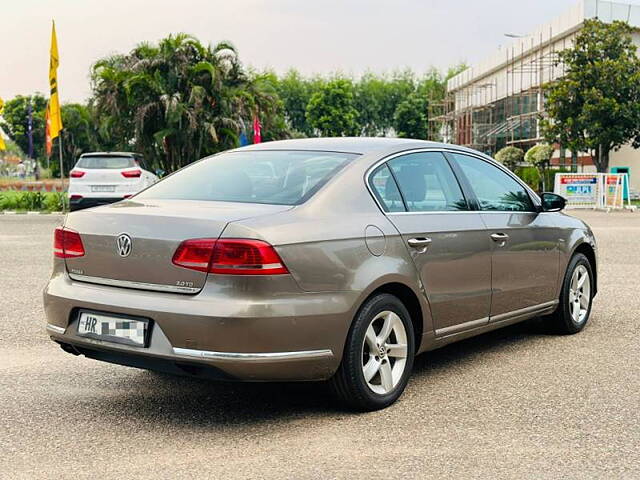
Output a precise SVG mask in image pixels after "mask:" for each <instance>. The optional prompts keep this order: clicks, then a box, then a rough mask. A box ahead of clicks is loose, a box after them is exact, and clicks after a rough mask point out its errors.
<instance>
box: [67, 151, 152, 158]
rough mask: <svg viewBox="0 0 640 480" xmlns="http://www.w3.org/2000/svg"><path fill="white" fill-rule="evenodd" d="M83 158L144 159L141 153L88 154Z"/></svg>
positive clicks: (83, 155) (84, 154)
mask: <svg viewBox="0 0 640 480" xmlns="http://www.w3.org/2000/svg"><path fill="white" fill-rule="evenodd" d="M82 157H136V158H138V157H142V155H141V154H139V153H134V152H87V153H83V154H82V155H80V158H82Z"/></svg>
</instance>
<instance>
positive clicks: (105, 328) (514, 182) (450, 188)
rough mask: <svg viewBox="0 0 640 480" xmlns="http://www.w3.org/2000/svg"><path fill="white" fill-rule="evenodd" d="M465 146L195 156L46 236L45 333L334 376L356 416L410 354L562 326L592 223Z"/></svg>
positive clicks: (146, 358) (566, 325)
mask: <svg viewBox="0 0 640 480" xmlns="http://www.w3.org/2000/svg"><path fill="white" fill-rule="evenodd" d="M563 207H564V200H563V199H562V198H561V197H559V196H557V195H554V194H548V193H545V194H543V195H542V198H540V197H538V196H537V195H536V194H535V193H534V192H533V191H531V190H530V189H529V188H528V187H527V186H526V185H525V184H524V183H522V182H521V181H520V180H519V179H518V178H517V177H516V176H515V175H513V174H512V173H511V172H510V171H508V170H507V169H505V168H503V167H502V166H501V165H499V164H498V163H496V162H495V161H493V160H492V159H491V158H489V157H487V156H485V155H483V154H480V153H478V152H476V151H473V150H469V149H465V148H461V147H457V146H453V145H445V144H438V143H432V142H424V141H418V140H403V139H381V138H375V139H374V138H326V139H322V138H318V139H306V140H288V141H281V142H270V143H263V144H259V145H252V146H249V147H244V148H239V149H236V150H231V151H228V152H224V153H221V154H218V155H214V156H212V157H208V158H205V159H203V160H200V161H199V162H196V163H194V164H192V165H190V166H188V167H186V168H184V169H182V170H180V171H178V172H176V173H175V174H173V175H171V176H169V177H167V178H165V179H164V180H162V181H160V182H159V183H157V184H155V185H153V186H151V187H149V188H148V189H146V190H144V191H143V192H141V193H139V194H138V195H136V196H135V197H132V198H131V199H130V200H127V201H123V202H120V203H117V204H113V205H108V206H102V207H97V208H93V209H89V210H85V211H80V212H74V213H71V214H69V215H68V216H67V218H66V219H65V222H64V226H63V227H60V228H58V229H56V231H55V240H54V268H53V275H52V277H51V280H50V282H49V284H48V285H47V287H46V289H45V291H44V305H45V310H46V315H47V321H48V324H47V330H48V332H49V334H50V335H51V338H52V339H53V340H54V341H55V342H57V343H59V344H60V345H61V346H62V348H63V349H64V350H65V351H67V352H70V353H73V354H83V355H85V356H86V357H89V358H93V359H97V360H103V361H107V362H112V363H118V364H122V365H129V366H135V367H141V368H148V369H152V370H160V371H167V372H173V373H180V374H188V375H194V376H203V377H209V378H214V379H229V380H247V381H293V380H325V379H330V382H331V384H332V386H333V387H334V389H335V391H336V393H337V395H338V396H339V397H340V398H341V399H342V400H343V401H344V402H346V403H347V404H349V405H351V406H352V407H354V408H357V409H362V410H373V409H378V408H383V407H385V406H387V405H389V404H391V403H392V402H394V401H395V400H396V399H397V398H398V397H399V396H400V394H401V393H402V391H403V390H404V388H405V386H406V384H407V381H408V378H409V375H410V373H411V368H412V365H413V359H414V356H415V355H416V354H417V353H421V352H424V351H428V350H433V349H435V348H438V347H441V346H443V345H446V344H448V343H450V342H454V341H456V340H460V339H463V338H467V337H470V336H473V335H477V334H480V333H483V332H487V331H489V330H493V329H495V328H499V327H502V326H505V325H509V324H512V323H515V322H520V321H523V320H526V319H529V318H531V317H534V316H542V315H544V316H547V321H548V322H549V324H550V326H552V327H553V328H554V329H555V330H556V331H557V332H559V333H565V334H568V333H576V332H578V331H580V330H582V328H584V326H585V324H586V323H587V320H588V318H589V313H590V310H591V302H592V299H593V297H594V295H595V293H596V287H597V276H596V244H595V239H594V237H593V234H592V232H591V230H590V229H589V227H588V226H587V225H585V224H584V223H583V222H582V221H580V220H578V219H576V218H572V217H570V216H566V215H564V214H562V213H560V212H559V210H561V209H562V208H563Z"/></svg>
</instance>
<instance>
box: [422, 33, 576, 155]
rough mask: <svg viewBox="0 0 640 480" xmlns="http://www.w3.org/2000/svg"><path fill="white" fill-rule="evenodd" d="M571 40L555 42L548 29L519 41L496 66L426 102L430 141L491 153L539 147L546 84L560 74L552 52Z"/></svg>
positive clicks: (566, 38) (556, 60) (566, 35)
mask: <svg viewBox="0 0 640 480" xmlns="http://www.w3.org/2000/svg"><path fill="white" fill-rule="evenodd" d="M570 36H571V33H569V34H565V35H564V36H563V37H561V38H559V36H556V35H554V31H553V28H552V27H549V30H548V32H546V33H543V31H542V30H541V31H540V32H538V35H531V36H529V37H526V38H523V39H521V40H520V41H519V43H518V45H513V46H511V47H510V48H508V49H506V59H505V61H503V62H502V63H501V64H500V65H499V66H498V67H496V68H494V69H493V70H490V71H489V72H488V73H485V74H483V75H478V76H477V77H476V78H470V79H468V81H467V82H466V83H462V84H461V85H457V86H454V87H453V88H451V89H448V91H447V94H446V96H445V98H444V100H440V101H436V100H433V101H430V102H429V111H428V112H427V113H428V124H429V129H428V136H429V139H430V140H436V141H444V142H447V143H455V144H458V145H463V146H466V147H469V148H473V149H476V150H480V151H482V152H485V153H489V154H495V153H496V151H497V150H499V149H500V148H502V147H504V146H507V145H513V146H519V147H521V148H523V149H525V150H526V149H527V148H529V147H531V146H533V145H535V144H536V143H539V142H540V141H541V140H542V138H541V134H540V126H539V120H540V118H541V116H542V115H543V114H544V86H545V84H546V83H548V82H550V81H553V80H555V79H557V78H559V77H560V76H562V75H563V74H564V66H563V65H562V63H561V61H560V58H559V55H558V51H557V50H556V48H558V49H564V48H566V46H567V43H566V42H569V41H570Z"/></svg>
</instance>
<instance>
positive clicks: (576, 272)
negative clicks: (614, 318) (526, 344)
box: [545, 253, 594, 335]
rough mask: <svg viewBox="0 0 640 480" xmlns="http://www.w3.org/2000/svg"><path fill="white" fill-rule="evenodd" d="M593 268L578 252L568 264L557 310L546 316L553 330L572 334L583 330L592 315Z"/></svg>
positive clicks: (563, 333)
mask: <svg viewBox="0 0 640 480" xmlns="http://www.w3.org/2000/svg"><path fill="white" fill-rule="evenodd" d="M593 286H594V282H593V270H592V268H591V264H590V263H589V260H588V259H587V257H585V256H584V255H583V254H581V253H576V254H575V255H574V256H573V257H572V258H571V261H570V262H569V265H568V266H567V271H566V272H565V275H564V280H563V282H562V291H561V292H560V303H559V305H558V308H557V310H556V311H555V312H554V313H552V314H551V315H549V316H547V317H545V321H546V323H547V325H548V326H549V328H550V329H551V331H553V332H554V333H558V334H560V335H572V334H574V333H578V332H579V331H581V330H582V329H583V328H584V327H585V325H586V324H587V322H588V321H589V316H590V315H591V304H592V302H593Z"/></svg>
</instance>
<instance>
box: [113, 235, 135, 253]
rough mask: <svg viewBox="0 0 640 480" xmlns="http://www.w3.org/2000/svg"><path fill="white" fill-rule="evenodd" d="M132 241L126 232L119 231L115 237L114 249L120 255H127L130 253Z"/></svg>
mask: <svg viewBox="0 0 640 480" xmlns="http://www.w3.org/2000/svg"><path fill="white" fill-rule="evenodd" d="M131 247H132V241H131V237H130V236H129V235H127V234H126V233H121V234H120V235H118V238H116V250H117V251H118V255H120V256H121V257H128V256H129V255H130V254H131Z"/></svg>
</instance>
